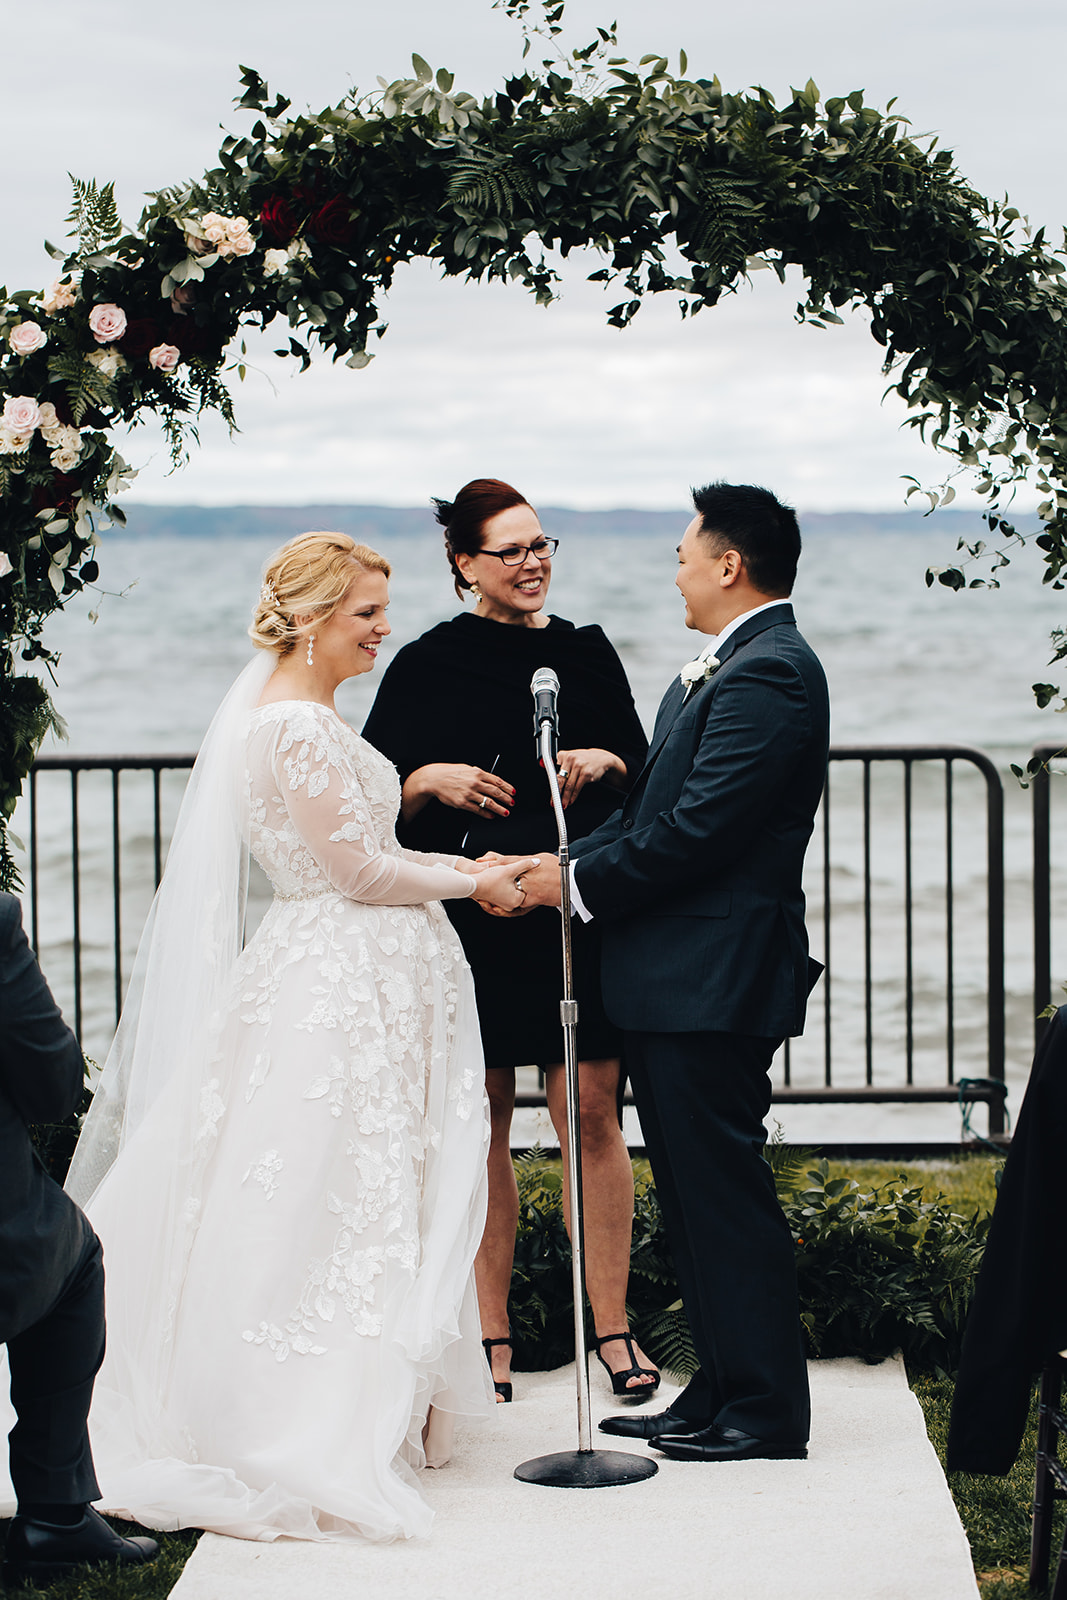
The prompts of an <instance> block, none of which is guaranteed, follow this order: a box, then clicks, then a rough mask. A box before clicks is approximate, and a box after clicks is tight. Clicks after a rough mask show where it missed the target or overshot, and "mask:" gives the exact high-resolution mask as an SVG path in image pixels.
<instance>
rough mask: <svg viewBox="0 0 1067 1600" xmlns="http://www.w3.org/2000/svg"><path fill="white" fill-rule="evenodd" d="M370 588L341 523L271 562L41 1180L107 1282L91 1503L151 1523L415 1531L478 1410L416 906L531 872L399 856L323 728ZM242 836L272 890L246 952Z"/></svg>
mask: <svg viewBox="0 0 1067 1600" xmlns="http://www.w3.org/2000/svg"><path fill="white" fill-rule="evenodd" d="M388 577H389V566H388V563H387V562H386V561H384V560H383V558H382V557H381V556H379V555H377V554H375V552H374V551H372V550H369V549H367V547H366V546H364V545H360V544H356V543H354V542H353V540H351V539H350V538H348V537H347V536H346V535H344V534H336V533H307V534H303V535H302V536H301V537H299V538H297V539H294V540H292V541H291V542H290V543H289V544H288V545H286V546H285V548H284V549H283V550H281V551H280V552H279V553H278V554H277V555H276V556H275V557H274V559H273V560H272V561H271V562H270V564H269V566H268V568H267V572H266V578H265V581H264V584H263V589H262V593H261V598H260V601H259V604H258V606H257V607H256V611H255V619H254V622H253V625H252V627H251V629H250V630H249V631H250V633H251V637H252V639H253V642H254V643H255V644H256V645H257V646H258V647H259V649H260V650H261V651H262V652H263V654H262V656H260V657H259V658H258V659H256V660H254V661H253V662H252V663H251V664H250V665H249V666H248V667H247V668H246V669H245V671H244V672H243V673H242V675H241V677H240V678H239V679H238V680H237V683H236V684H235V685H234V687H233V689H231V691H230V693H229V695H228V696H227V697H226V699H225V700H224V701H223V704H222V706H221V707H220V709H219V711H218V713H217V715H216V717H215V720H214V722H213V723H212V726H211V728H210V730H209V732H208V735H207V738H206V739H205V742H204V746H203V748H202V750H201V753H200V756H199V757H198V759H197V764H196V767H195V768H194V771H193V775H192V778H191V780H190V784H189V788H188V791H187V794H186V798H185V801H184V802H183V807H182V811H181V815H180V817H179V820H178V826H177V829H176V831H175V836H174V841H173V844H172V846H171V852H170V858H169V861H168V865H167V871H166V874H165V876H164V879H163V882H162V884H161V886H160V890H159V893H158V895H157V897H156V902H155V904H154V906H153V910H152V914H151V917H150V919H149V924H148V927H147V929H146V932H145V936H144V939H143V940H142V945H141V950H140V952H139V955H138V960H137V965H136V968H135V972H134V977H133V981H132V983H131V988H130V995H129V998H128V1000H127V1004H126V1008H125V1011H124V1013H123V1017H122V1021H121V1023H120V1026H119V1031H118V1034H117V1036H116V1040H115V1045H114V1047H113V1050H112V1054H111V1057H110V1058H109V1060H108V1063H107V1066H106V1068H105V1071H104V1074H103V1077H102V1080H101V1083H100V1085H99V1087H98V1089H97V1092H96V1095H95V1097H94V1102H93V1106H92V1110H91V1111H90V1113H89V1115H88V1118H87V1120H86V1126H85V1129H84V1131H83V1134H82V1138H81V1141H80V1143H79V1146H78V1150H77V1152H76V1155H75V1159H74V1163H73V1165H72V1168H71V1174H70V1178H69V1180H68V1189H69V1190H70V1192H71V1193H72V1194H73V1195H74V1197H75V1198H76V1199H78V1200H79V1201H81V1202H82V1203H83V1204H84V1205H85V1207H86V1209H87V1211H88V1214H89V1217H90V1220H91V1221H92V1223H93V1226H94V1227H95V1228H96V1231H97V1232H98V1233H99V1235H100V1236H101V1238H102V1240H103V1244H104V1254H105V1260H106V1263H107V1275H108V1354H107V1358H106V1361H105V1364H104V1367H103V1369H102V1371H101V1373H100V1376H99V1378H98V1379H97V1385H96V1396H95V1399H94V1403H93V1411H92V1416H91V1430H92V1440H93V1451H94V1456H95V1459H96V1464H97V1471H98V1476H99V1478H100V1482H101V1485H102V1488H103V1503H104V1506H105V1507H106V1508H107V1509H110V1510H114V1511H121V1512H122V1513H123V1514H127V1515H131V1516H133V1517H135V1518H136V1519H137V1520H139V1521H141V1522H143V1523H145V1524H147V1525H149V1526H151V1527H156V1528H165V1527H170V1528H173V1527H178V1526H192V1527H200V1528H210V1529H213V1530H215V1531H217V1532H221V1533H228V1534H234V1535H239V1536H242V1537H245V1538H258V1539H272V1538H276V1537H278V1536H282V1535H288V1536H292V1537H297V1538H303V1539H343V1538H350V1537H354V1536H356V1535H365V1536H366V1537H368V1538H372V1539H391V1538H395V1537H398V1536H413V1535H422V1534H425V1533H426V1532H427V1531H428V1529H429V1525H430V1522H431V1520H432V1513H431V1512H430V1509H429V1507H428V1506H427V1505H426V1503H425V1502H424V1500H423V1499H422V1496H421V1495H420V1493H419V1490H418V1486H417V1479H416V1476H415V1471H414V1470H413V1469H418V1468H420V1467H422V1466H423V1465H431V1466H437V1465H441V1464H443V1462H444V1461H445V1460H446V1459H447V1457H448V1453H449V1444H450V1437H451V1428H452V1423H453V1420H454V1419H455V1418H456V1417H462V1416H466V1417H481V1416H484V1415H485V1414H487V1412H488V1411H489V1409H490V1404H491V1396H492V1388H491V1384H490V1379H489V1370H488V1367H487V1366H486V1363H485V1360H484V1357H483V1355H482V1349H481V1345H480V1342H479V1338H480V1331H479V1326H478V1309H477V1304H476V1300H475V1293H474V1286H473V1277H472V1268H473V1262H474V1256H475V1252H476V1250H477V1248H478V1241H479V1239H480V1236H481V1232H482V1224H483V1221H484V1216H485V1160H486V1149H487V1139H488V1131H487V1124H486V1116H485V1107H484V1088H483V1082H484V1078H483V1070H482V1062H481V1051H480V1046H479V1043H478V1038H479V1035H478V1027H477V1019H476V1016H475V1011H474V994H473V989H472V986H471V979H470V973H469V969H468V967H467V964H466V962H465V961H464V959H463V955H462V952H461V949H460V945H459V941H458V940H457V938H456V936H455V934H454V933H453V931H452V928H451V926H450V924H449V922H448V919H447V918H446V916H445V914H444V911H443V909H442V908H441V906H440V904H439V903H438V902H440V901H441V900H442V899H449V898H456V897H458V896H463V895H471V894H474V893H475V892H477V896H478V898H479V900H483V901H486V902H488V903H490V904H492V905H495V906H498V907H500V908H503V909H513V908H515V907H517V906H519V905H521V903H522V899H523V894H524V891H523V889H522V886H521V883H520V882H519V881H518V880H519V878H520V876H521V873H522V871H523V870H524V869H525V868H526V867H527V866H529V865H530V863H529V862H519V863H518V864H513V865H510V866H492V867H483V866H480V865H478V864H476V863H473V862H469V861H464V860H462V859H460V858H456V857H445V856H434V855H422V854H419V853H417V852H414V851H410V850H402V849H401V848H400V847H399V846H398V844H397V843H396V840H395V837H394V834H393V822H394V819H395V817H396V814H397V810H398V807H399V801H400V786H399V781H398V779H397V775H396V772H395V770H394V768H393V767H392V766H391V764H390V763H389V762H388V761H387V760H386V759H385V758H384V756H381V755H380V754H379V753H378V752H377V751H376V750H375V749H373V747H372V746H371V745H369V744H367V743H366V741H365V740H363V739H362V738H361V737H360V736H359V735H358V734H357V733H355V732H354V731H353V730H352V728H350V727H349V726H348V725H347V723H345V722H343V721H342V720H341V718H340V717H339V716H338V714H337V712H336V710H335V709H334V690H335V689H336V688H337V685H338V684H339V683H341V682H342V681H343V680H344V679H345V678H348V677H351V676H353V675H355V674H357V673H361V672H369V671H371V670H372V668H373V666H374V661H375V656H376V654H377V651H378V647H379V645H380V644H381V641H382V639H383V638H384V637H385V636H386V635H387V634H388V633H389V631H390V630H389V623H388V621H387V620H386V606H387V604H388V587H387V579H388ZM249 848H250V849H251V853H252V855H253V856H254V857H255V859H256V860H257V861H258V862H259V864H260V865H261V866H262V867H263V869H264V870H265V872H266V873H267V875H268V877H269V878H270V880H271V884H272V887H273V889H274V900H273V903H272V904H271V906H270V909H269V910H268V911H267V913H266V915H265V917H264V918H263V921H262V922H261V924H260V926H259V927H258V929H257V930H256V931H255V933H254V934H253V935H252V937H251V939H250V940H249V942H248V944H247V945H246V946H245V948H244V949H243V951H242V949H241V941H242V932H243V926H242V925H243V918H244V883H245V864H246V860H247V851H248V849H249Z"/></svg>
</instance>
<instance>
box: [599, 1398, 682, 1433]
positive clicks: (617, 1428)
mask: <svg viewBox="0 0 1067 1600" xmlns="http://www.w3.org/2000/svg"><path fill="white" fill-rule="evenodd" d="M600 1431H601V1433H614V1434H617V1435H618V1436H619V1437H620V1438H622V1439H651V1438H653V1437H654V1436H659V1437H660V1438H663V1437H664V1436H669V1435H670V1434H674V1433H692V1431H693V1421H692V1418H691V1417H680V1416H679V1415H678V1413H677V1411H672V1410H671V1409H670V1407H669V1406H668V1407H667V1410H666V1411H657V1412H656V1413H655V1415H654V1416H651V1417H642V1416H640V1415H638V1416H628V1417H605V1418H604V1420H603V1422H601V1423H600Z"/></svg>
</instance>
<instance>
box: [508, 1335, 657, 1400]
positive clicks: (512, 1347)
mask: <svg viewBox="0 0 1067 1600" xmlns="http://www.w3.org/2000/svg"><path fill="white" fill-rule="evenodd" d="M495 1344H506V1345H507V1347H508V1349H509V1350H513V1349H514V1345H513V1344H512V1342H511V1334H510V1333H509V1334H508V1336H507V1338H506V1339H483V1340H482V1349H483V1350H484V1351H485V1359H486V1361H488V1363H489V1372H490V1375H492V1371H493V1346H494V1345H495ZM632 1354H633V1352H632V1351H631V1358H632ZM656 1381H657V1382H658V1381H659V1380H658V1379H657V1380H656ZM493 1388H494V1389H495V1390H496V1392H497V1394H498V1395H499V1396H500V1398H501V1400H505V1401H510V1399H511V1383H510V1381H508V1382H505V1381H504V1379H503V1378H493Z"/></svg>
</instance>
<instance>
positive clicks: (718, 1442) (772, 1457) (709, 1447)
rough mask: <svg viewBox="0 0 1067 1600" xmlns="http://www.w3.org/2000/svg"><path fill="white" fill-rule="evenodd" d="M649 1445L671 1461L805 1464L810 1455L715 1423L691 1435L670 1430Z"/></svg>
mask: <svg viewBox="0 0 1067 1600" xmlns="http://www.w3.org/2000/svg"><path fill="white" fill-rule="evenodd" d="M650 1442H651V1444H652V1448H653V1450H660V1451H662V1453H663V1454H664V1455H665V1456H667V1457H668V1458H669V1459H670V1460H671V1461H803V1460H804V1459H805V1457H806V1456H807V1453H808V1447H807V1445H804V1444H773V1443H772V1442H770V1441H769V1440H767V1439H757V1438H755V1437H754V1436H753V1435H752V1434H751V1433H742V1432H741V1430H740V1428H723V1427H720V1426H719V1424H718V1423H716V1422H713V1423H711V1425H710V1426H709V1427H707V1428H699V1429H697V1430H695V1431H694V1432H692V1433H684V1432H680V1431H679V1430H678V1429H677V1428H671V1429H670V1430H669V1431H668V1432H667V1433H661V1434H658V1435H657V1436H656V1437H655V1438H653V1439H652V1440H651V1441H650Z"/></svg>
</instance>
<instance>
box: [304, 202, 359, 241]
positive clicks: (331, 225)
mask: <svg viewBox="0 0 1067 1600" xmlns="http://www.w3.org/2000/svg"><path fill="white" fill-rule="evenodd" d="M308 231H309V232H311V233H313V234H314V235H315V237H316V239H317V240H318V241H319V243H320V244H338V245H349V244H351V243H352V240H353V239H354V238H355V235H356V224H355V219H354V218H353V216H352V207H351V206H350V205H349V203H348V201H347V200H346V199H345V196H344V195H343V194H335V195H334V197H333V199H332V200H327V202H326V204H325V205H324V206H320V207H319V209H318V210H317V211H315V212H313V213H312V215H311V217H310V218H309V219H308Z"/></svg>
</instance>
